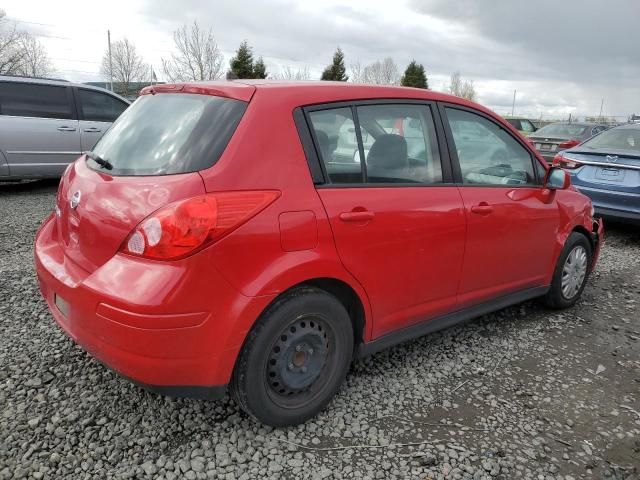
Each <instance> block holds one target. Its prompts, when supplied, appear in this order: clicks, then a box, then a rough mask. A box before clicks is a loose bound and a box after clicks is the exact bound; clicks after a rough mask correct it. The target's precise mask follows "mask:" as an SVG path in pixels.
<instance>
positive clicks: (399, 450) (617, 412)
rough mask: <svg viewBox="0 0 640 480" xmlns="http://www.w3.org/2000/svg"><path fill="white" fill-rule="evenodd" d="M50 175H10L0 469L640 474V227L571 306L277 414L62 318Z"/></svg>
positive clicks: (3, 259) (468, 330)
mask: <svg viewBox="0 0 640 480" xmlns="http://www.w3.org/2000/svg"><path fill="white" fill-rule="evenodd" d="M55 188H56V185H55V183H52V182H34V183H32V184H27V185H1V184H0V212H2V220H1V222H0V329H1V330H0V479H9V478H55V479H58V478H71V479H83V478H99V479H105V478H159V479H162V478H166V479H177V478H186V479H205V478H221V479H222V478H223V479H227V480H231V479H250V478H286V479H288V478H291V479H293V478H295V479H298V478H313V479H322V478H326V479H331V478H336V479H338V478H363V479H364V478H368V479H375V478H382V479H405V478H411V479H443V478H447V479H449V478H451V479H474V480H477V479H489V478H501V479H514V478H532V479H564V480H570V479H579V478H615V479H627V480H628V479H638V478H639V475H640V474H639V472H640V413H639V412H640V355H639V354H640V318H639V317H640V315H639V309H638V303H639V302H640V269H639V268H638V267H639V266H640V265H639V264H640V229H637V228H636V229H634V228H630V227H622V226H609V227H608V237H607V243H606V246H605V248H604V251H603V253H602V258H601V263H600V267H599V269H598V271H597V273H596V274H595V275H594V276H593V277H592V279H591V283H590V285H589V286H588V288H587V289H586V291H585V294H584V297H583V300H582V301H581V302H580V304H579V305H577V306H576V307H575V308H573V309H572V310H569V311H564V312H561V313H558V312H550V311H548V310H545V309H543V308H542V307H540V306H539V305H538V304H537V303H536V302H529V303H525V304H523V305H519V306H516V307H513V308H509V309H506V310H503V311H501V312H498V313H496V314H494V315H488V316H485V317H483V318H481V319H478V320H476V321H473V322H471V323H468V324H466V325H465V326H461V327H457V328H452V329H449V330H447V331H445V332H441V333H437V334H433V335H430V336H428V337H425V338H422V339H420V340H417V341H414V342H410V343H407V344H405V345H402V346H399V347H396V348H393V349H390V350H388V351H385V352H382V353H380V354H377V355H375V356H374V357H372V358H370V359H367V360H365V361H358V362H356V363H355V364H354V366H353V369H352V372H351V374H350V375H349V377H348V379H347V383H346V385H345V386H344V388H343V389H342V391H341V392H340V394H339V395H338V397H337V398H336V399H335V401H333V402H332V403H331V405H330V406H329V408H328V409H327V410H326V411H325V412H324V413H323V414H321V415H320V416H319V417H318V418H317V419H315V420H314V421H310V422H308V423H307V424H305V425H302V426H299V427H295V428H289V429H271V428H265V427H262V426H261V425H258V424H256V423H255V422H253V421H252V420H250V419H248V418H247V417H246V416H245V415H244V414H243V413H241V412H239V411H238V408H237V407H236V406H235V404H234V403H233V402H232V401H231V400H229V399H228V398H226V399H224V400H222V401H220V402H204V401H193V400H173V399H169V398H165V397H160V396H157V395H154V394H150V393H147V392H145V391H143V390H140V389H139V388H137V387H135V386H133V385H131V384H129V383H128V382H126V381H125V380H122V379H121V378H119V377H118V376H117V375H116V374H114V373H112V372H111V371H108V370H107V369H106V368H104V367H103V366H102V365H100V364H99V363H97V362H96V361H95V360H93V359H92V358H90V357H89V356H88V355H87V354H85V353H84V352H83V351H82V350H81V349H80V348H78V347H76V346H75V345H74V344H73V342H72V341H71V340H69V339H68V338H67V337H65V335H64V334H63V333H62V332H61V331H60V330H59V329H58V328H57V327H56V326H55V324H54V322H53V319H52V317H51V316H50V314H49V313H48V311H47V308H46V306H45V304H44V302H43V301H42V300H41V298H40V295H39V293H38V288H37V285H36V281H35V278H34V271H33V265H32V254H31V249H32V239H33V236H34V233H35V231H36V229H37V227H38V225H39V223H40V222H41V220H42V219H43V218H44V217H45V215H47V213H48V212H50V211H51V209H52V206H53V201H54V196H55ZM407 444H413V445H407Z"/></svg>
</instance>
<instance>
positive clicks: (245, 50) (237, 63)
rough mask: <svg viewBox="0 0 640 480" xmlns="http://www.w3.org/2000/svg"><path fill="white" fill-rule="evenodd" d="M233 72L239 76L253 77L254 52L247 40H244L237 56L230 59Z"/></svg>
mask: <svg viewBox="0 0 640 480" xmlns="http://www.w3.org/2000/svg"><path fill="white" fill-rule="evenodd" d="M229 64H230V66H231V72H232V73H233V74H234V75H235V76H236V77H237V78H253V73H254V72H253V52H252V51H251V47H250V46H249V44H248V43H247V41H246V40H245V41H243V42H242V43H241V44H240V47H239V48H238V50H237V51H236V55H235V57H233V58H231V60H230V61H229Z"/></svg>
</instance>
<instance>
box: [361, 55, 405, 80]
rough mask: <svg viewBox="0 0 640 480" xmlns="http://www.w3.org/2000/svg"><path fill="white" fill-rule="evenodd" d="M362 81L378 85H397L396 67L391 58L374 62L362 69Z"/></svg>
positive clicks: (398, 77)
mask: <svg viewBox="0 0 640 480" xmlns="http://www.w3.org/2000/svg"><path fill="white" fill-rule="evenodd" d="M362 81H363V82H364V83H374V84H378V85H398V83H399V82H400V73H399V72H398V66H397V65H396V63H395V62H394V61H393V59H392V58H391V57H387V58H384V59H383V60H382V61H380V60H376V61H375V62H373V63H372V64H370V65H367V66H366V67H364V69H363V70H362Z"/></svg>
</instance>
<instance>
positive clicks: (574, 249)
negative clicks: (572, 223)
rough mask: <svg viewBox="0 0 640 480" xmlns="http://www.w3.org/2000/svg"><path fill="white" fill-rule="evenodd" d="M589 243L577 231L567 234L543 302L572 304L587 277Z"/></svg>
mask: <svg viewBox="0 0 640 480" xmlns="http://www.w3.org/2000/svg"><path fill="white" fill-rule="evenodd" d="M591 256H592V253H591V244H590V243H589V240H587V238H586V237H585V236H584V235H582V234H580V233H577V232H573V233H572V234H571V235H569V238H568V239H567V242H566V243H565V245H564V248H563V249H562V253H561V254H560V258H559V259H558V264H557V265H556V269H555V271H554V273H553V279H552V281H551V288H550V289H549V292H547V294H546V295H545V297H544V303H545V304H546V305H547V306H548V307H551V308H558V309H560V308H568V307H571V306H572V305H574V304H575V303H576V302H577V301H578V299H579V298H580V295H582V291H583V290H584V287H585V285H586V284H587V278H589V269H590V267H591Z"/></svg>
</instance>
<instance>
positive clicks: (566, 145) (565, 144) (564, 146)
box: [558, 140, 580, 150]
mask: <svg viewBox="0 0 640 480" xmlns="http://www.w3.org/2000/svg"><path fill="white" fill-rule="evenodd" d="M576 145H580V140H567V141H566V142H562V143H561V144H560V145H558V148H562V149H565V150H566V149H567V148H572V147H575V146H576Z"/></svg>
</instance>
